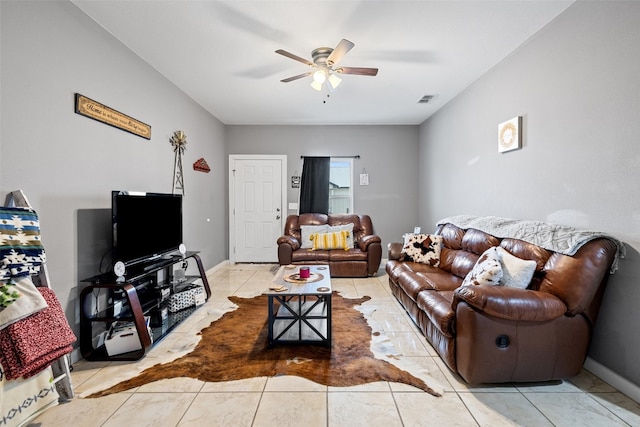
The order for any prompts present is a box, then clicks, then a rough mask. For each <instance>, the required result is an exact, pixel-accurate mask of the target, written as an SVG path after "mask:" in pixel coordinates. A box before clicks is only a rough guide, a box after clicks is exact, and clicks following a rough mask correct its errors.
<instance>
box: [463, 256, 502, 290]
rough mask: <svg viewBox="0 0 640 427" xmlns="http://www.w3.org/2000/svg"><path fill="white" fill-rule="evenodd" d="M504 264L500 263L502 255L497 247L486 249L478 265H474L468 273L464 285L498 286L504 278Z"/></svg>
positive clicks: (477, 262)
mask: <svg viewBox="0 0 640 427" xmlns="http://www.w3.org/2000/svg"><path fill="white" fill-rule="evenodd" d="M502 277H503V273H502V265H501V264H500V256H499V255H498V251H497V248H496V247H495V246H494V247H492V248H489V249H487V250H486V251H484V253H483V254H482V255H480V258H478V261H476V265H474V266H473V268H472V269H471V271H469V273H467V275H466V277H465V278H464V280H463V281H462V286H469V285H489V286H498V285H500V281H501V280H502Z"/></svg>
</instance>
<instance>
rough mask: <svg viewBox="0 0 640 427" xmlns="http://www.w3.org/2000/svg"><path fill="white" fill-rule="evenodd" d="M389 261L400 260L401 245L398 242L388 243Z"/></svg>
mask: <svg viewBox="0 0 640 427" xmlns="http://www.w3.org/2000/svg"><path fill="white" fill-rule="evenodd" d="M388 248H389V259H390V260H391V259H395V260H398V259H400V256H402V243H400V242H392V243H389V246H388Z"/></svg>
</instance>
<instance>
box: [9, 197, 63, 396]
mask: <svg viewBox="0 0 640 427" xmlns="http://www.w3.org/2000/svg"><path fill="white" fill-rule="evenodd" d="M5 206H8V207H21V208H30V209H31V208H32V206H31V204H30V203H29V201H28V200H27V197H26V195H25V194H24V192H23V191H22V190H16V191H12V192H10V193H9V194H7V197H6V201H5ZM32 280H33V283H34V284H35V285H36V286H43V287H47V288H49V289H51V286H50V284H49V271H48V269H47V264H46V263H44V264H43V265H42V267H41V269H40V272H39V274H38V275H34V276H32ZM51 369H52V371H53V376H54V379H53V382H54V383H55V386H56V390H57V391H58V394H59V396H60V399H59V400H60V401H68V400H71V399H73V386H72V385H71V370H70V369H69V359H68V355H64V356H62V357H60V358H58V359H56V360H55V361H54V362H53V363H52V364H51Z"/></svg>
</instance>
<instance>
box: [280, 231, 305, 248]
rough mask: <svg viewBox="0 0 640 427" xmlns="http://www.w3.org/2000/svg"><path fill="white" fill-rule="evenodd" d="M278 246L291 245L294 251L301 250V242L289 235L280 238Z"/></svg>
mask: <svg viewBox="0 0 640 427" xmlns="http://www.w3.org/2000/svg"><path fill="white" fill-rule="evenodd" d="M277 244H278V246H279V245H289V246H291V249H292V250H294V251H295V250H298V249H300V241H299V240H298V239H296V238H295V237H293V236H288V235H286V234H285V235H284V236H280V237H278V241H277Z"/></svg>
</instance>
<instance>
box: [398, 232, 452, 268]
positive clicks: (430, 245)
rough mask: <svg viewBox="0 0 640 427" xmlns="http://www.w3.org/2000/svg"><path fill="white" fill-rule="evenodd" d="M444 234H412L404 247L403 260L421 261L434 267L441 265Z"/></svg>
mask: <svg viewBox="0 0 640 427" xmlns="http://www.w3.org/2000/svg"><path fill="white" fill-rule="evenodd" d="M441 248H442V236H438V235H435V234H411V235H410V236H409V237H408V239H407V244H405V245H404V246H403V248H402V252H401V253H402V255H403V261H413V262H420V263H423V264H429V265H431V266H433V267H438V266H439V265H440V250H441Z"/></svg>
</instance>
